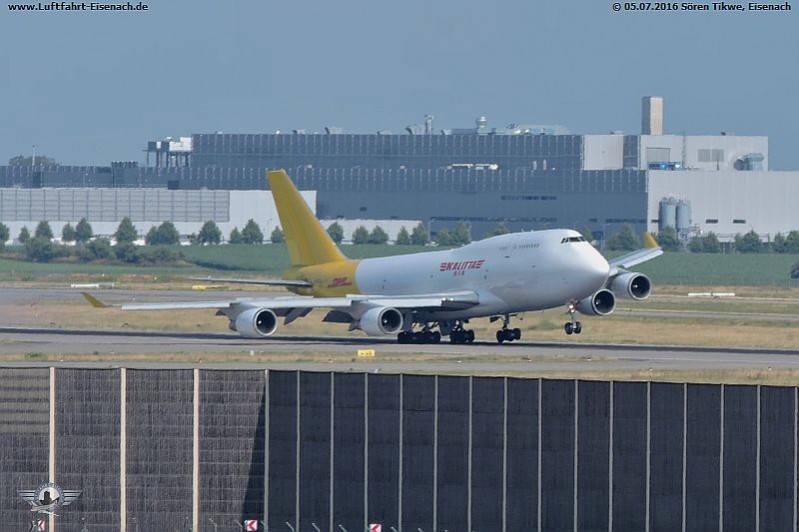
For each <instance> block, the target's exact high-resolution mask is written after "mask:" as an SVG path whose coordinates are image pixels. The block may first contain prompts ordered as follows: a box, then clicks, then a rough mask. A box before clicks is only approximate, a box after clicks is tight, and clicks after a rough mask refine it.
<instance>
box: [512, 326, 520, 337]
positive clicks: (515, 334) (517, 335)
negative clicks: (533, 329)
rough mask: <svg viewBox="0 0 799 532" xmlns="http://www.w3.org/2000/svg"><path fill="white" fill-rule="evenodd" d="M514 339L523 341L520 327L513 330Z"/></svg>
mask: <svg viewBox="0 0 799 532" xmlns="http://www.w3.org/2000/svg"><path fill="white" fill-rule="evenodd" d="M513 339H514V340H521V339H522V330H521V329H519V328H518V327H517V328H516V329H513Z"/></svg>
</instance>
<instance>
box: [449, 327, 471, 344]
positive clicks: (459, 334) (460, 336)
mask: <svg viewBox="0 0 799 532" xmlns="http://www.w3.org/2000/svg"><path fill="white" fill-rule="evenodd" d="M449 341H450V342H452V343H453V344H471V343H472V342H474V331H467V330H466V329H464V328H463V325H459V326H458V328H456V329H453V330H452V332H451V333H449Z"/></svg>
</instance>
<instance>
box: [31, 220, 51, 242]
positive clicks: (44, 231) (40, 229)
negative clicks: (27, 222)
mask: <svg viewBox="0 0 799 532" xmlns="http://www.w3.org/2000/svg"><path fill="white" fill-rule="evenodd" d="M33 238H46V239H47V240H52V239H53V230H52V228H50V222H45V221H41V222H39V225H37V226H36V231H34V232H33Z"/></svg>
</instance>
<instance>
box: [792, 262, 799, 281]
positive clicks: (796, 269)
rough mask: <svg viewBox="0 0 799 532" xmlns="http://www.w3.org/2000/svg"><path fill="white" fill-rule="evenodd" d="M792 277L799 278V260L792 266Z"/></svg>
mask: <svg viewBox="0 0 799 532" xmlns="http://www.w3.org/2000/svg"><path fill="white" fill-rule="evenodd" d="M791 279H799V261H797V262H796V264H794V265H793V266H792V267H791Z"/></svg>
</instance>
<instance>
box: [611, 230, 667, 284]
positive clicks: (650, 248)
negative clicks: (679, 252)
mask: <svg viewBox="0 0 799 532" xmlns="http://www.w3.org/2000/svg"><path fill="white" fill-rule="evenodd" d="M644 243H645V245H646V247H645V248H643V249H639V250H637V251H633V252H632V253H627V254H625V255H622V256H621V257H616V258H615V259H613V260H611V261H610V262H609V264H610V275H609V277H611V278H613V277H615V276H617V275H619V274H620V273H623V272H625V271H626V270H628V269H629V268H632V267H633V266H636V265H638V264H641V263H642V262H646V261H649V260H652V259H654V258H656V257H659V256H661V255H663V249H662V248H661V247H660V246H659V245H658V243H657V242H656V241H655V239H654V238H653V237H652V235H651V234H650V233H645V234H644Z"/></svg>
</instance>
